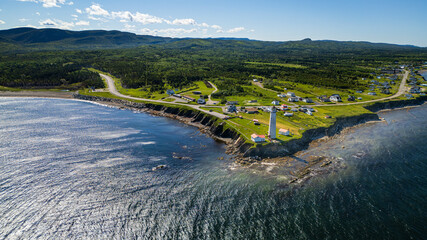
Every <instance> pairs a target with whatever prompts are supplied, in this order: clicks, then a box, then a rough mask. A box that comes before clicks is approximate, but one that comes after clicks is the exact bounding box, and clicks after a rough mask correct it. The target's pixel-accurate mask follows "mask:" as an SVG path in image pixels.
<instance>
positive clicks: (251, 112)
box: [245, 108, 258, 114]
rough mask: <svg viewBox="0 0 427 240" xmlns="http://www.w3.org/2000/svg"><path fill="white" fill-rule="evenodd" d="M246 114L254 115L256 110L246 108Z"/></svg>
mask: <svg viewBox="0 0 427 240" xmlns="http://www.w3.org/2000/svg"><path fill="white" fill-rule="evenodd" d="M245 110H246V113H248V114H254V113H258V109H256V108H246V109H245Z"/></svg>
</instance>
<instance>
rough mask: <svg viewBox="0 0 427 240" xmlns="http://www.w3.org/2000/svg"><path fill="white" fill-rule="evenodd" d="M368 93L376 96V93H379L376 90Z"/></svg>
mask: <svg viewBox="0 0 427 240" xmlns="http://www.w3.org/2000/svg"><path fill="white" fill-rule="evenodd" d="M368 95H371V96H376V95H377V93H376V92H369V93H368Z"/></svg>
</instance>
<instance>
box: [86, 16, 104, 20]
mask: <svg viewBox="0 0 427 240" xmlns="http://www.w3.org/2000/svg"><path fill="white" fill-rule="evenodd" d="M87 18H89V19H90V20H94V21H100V20H101V18H96V17H93V16H88V17H87Z"/></svg>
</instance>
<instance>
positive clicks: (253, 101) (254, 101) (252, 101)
mask: <svg viewBox="0 0 427 240" xmlns="http://www.w3.org/2000/svg"><path fill="white" fill-rule="evenodd" d="M256 102H258V101H257V100H249V101H248V103H256Z"/></svg>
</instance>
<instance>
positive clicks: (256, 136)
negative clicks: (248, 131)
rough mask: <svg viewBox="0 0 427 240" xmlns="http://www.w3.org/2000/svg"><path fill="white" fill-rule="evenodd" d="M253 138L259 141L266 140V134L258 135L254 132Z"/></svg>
mask: <svg viewBox="0 0 427 240" xmlns="http://www.w3.org/2000/svg"><path fill="white" fill-rule="evenodd" d="M251 140H252V141H254V142H256V143H259V142H265V136H264V135H257V134H255V133H254V134H252V135H251Z"/></svg>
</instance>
